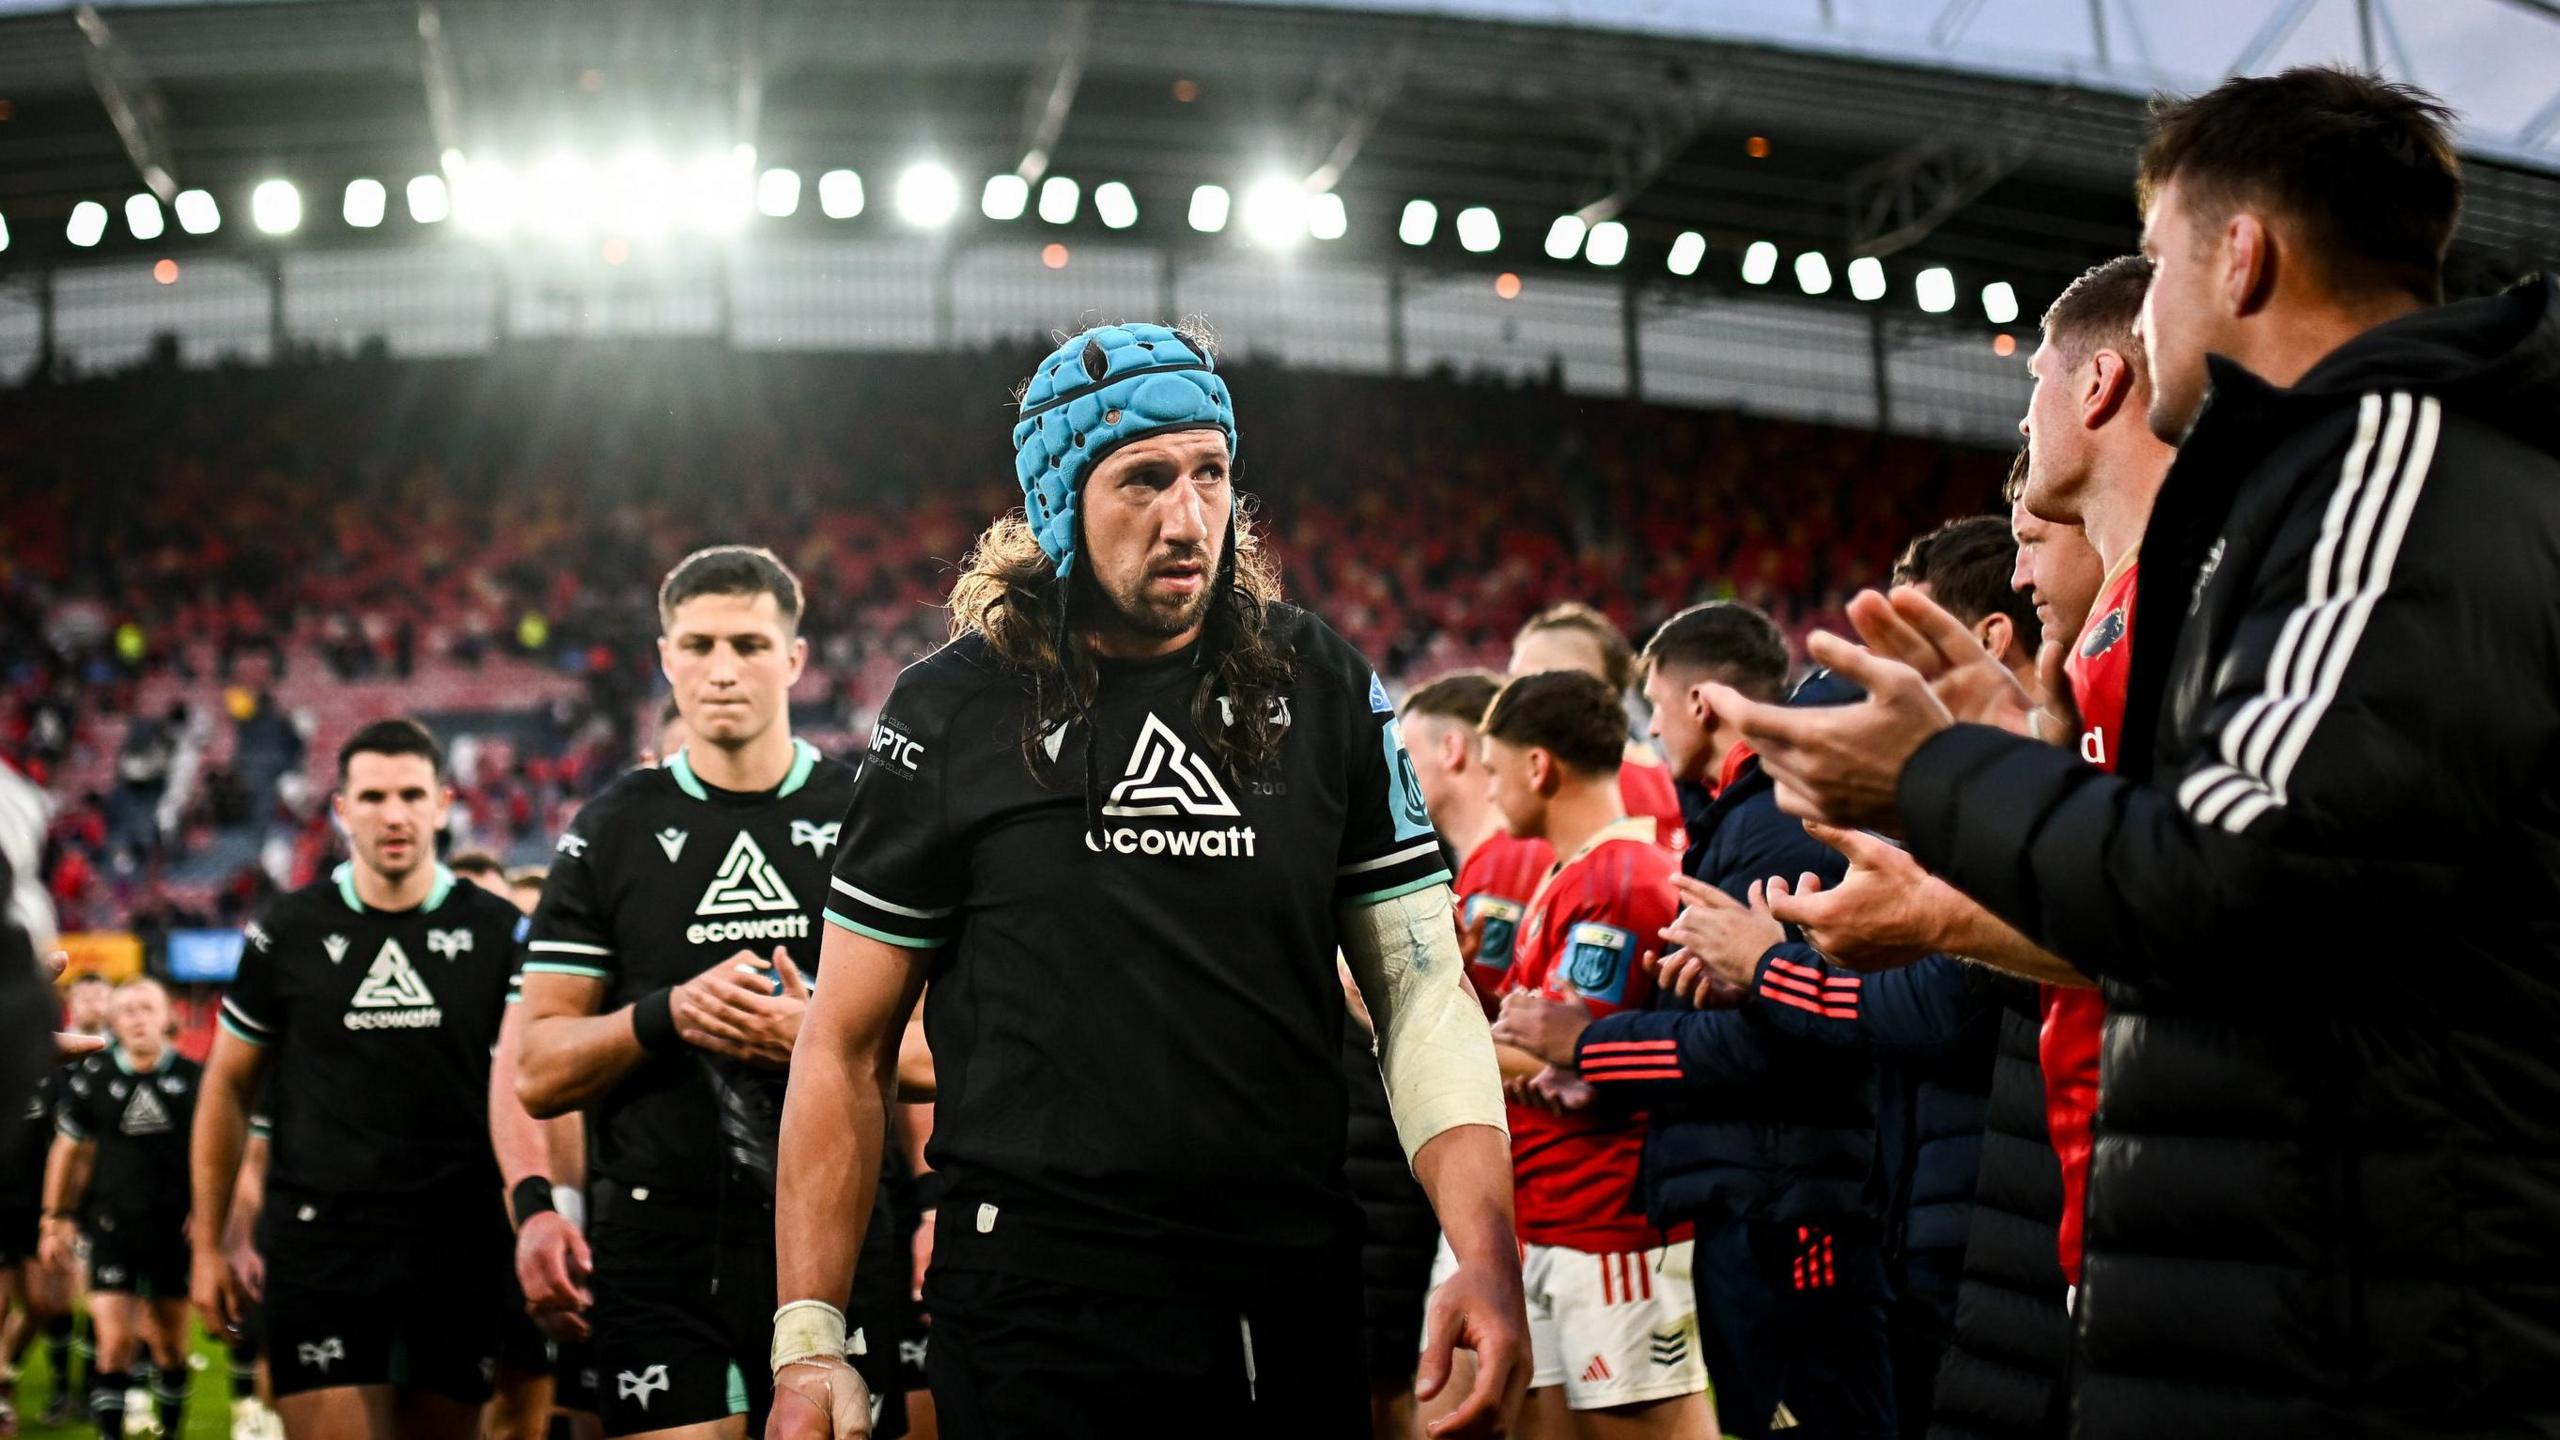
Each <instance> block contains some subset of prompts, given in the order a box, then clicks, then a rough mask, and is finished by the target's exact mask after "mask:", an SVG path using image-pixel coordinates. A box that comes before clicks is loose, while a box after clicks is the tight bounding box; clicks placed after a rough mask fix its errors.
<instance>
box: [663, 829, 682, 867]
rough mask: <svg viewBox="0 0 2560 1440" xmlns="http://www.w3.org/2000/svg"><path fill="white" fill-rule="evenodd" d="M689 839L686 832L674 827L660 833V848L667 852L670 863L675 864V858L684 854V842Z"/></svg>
mask: <svg viewBox="0 0 2560 1440" xmlns="http://www.w3.org/2000/svg"><path fill="white" fill-rule="evenodd" d="M687 838H688V837H687V836H686V834H685V832H684V831H682V830H679V829H677V828H676V827H674V826H673V825H670V826H668V827H667V828H666V829H664V830H661V831H659V832H658V848H659V849H661V850H664V851H666V852H667V860H668V863H670V864H672V863H674V861H675V858H676V857H677V856H679V855H682V854H683V853H684V842H685V840H686V839H687Z"/></svg>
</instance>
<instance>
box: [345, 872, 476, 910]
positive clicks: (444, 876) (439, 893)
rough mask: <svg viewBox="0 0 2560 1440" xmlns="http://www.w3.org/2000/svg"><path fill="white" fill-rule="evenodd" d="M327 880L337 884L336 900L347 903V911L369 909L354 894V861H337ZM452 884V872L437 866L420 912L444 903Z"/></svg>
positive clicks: (450, 891)
mask: <svg viewBox="0 0 2560 1440" xmlns="http://www.w3.org/2000/svg"><path fill="white" fill-rule="evenodd" d="M329 878H330V879H332V880H335V881H337V882H338V898H339V899H341V900H343V901H345V902H347V908H348V909H350V910H353V911H354V912H356V913H357V914H359V915H361V914H363V913H364V912H365V911H366V909H367V908H369V907H367V906H366V904H365V903H364V899H363V897H362V896H359V895H357V894H356V866H355V862H354V861H352V860H341V861H339V862H338V867H337V868H336V869H334V870H332V871H330V872H329ZM453 883H454V877H453V872H452V871H450V870H447V869H446V868H444V866H443V865H441V864H439V865H437V866H436V883H435V884H434V885H433V886H431V887H430V888H429V889H428V890H427V903H426V904H424V905H421V906H419V907H418V908H419V909H421V910H433V909H435V908H436V907H437V906H439V905H442V904H443V903H444V901H445V897H446V896H448V895H451V894H452V893H453ZM383 913H384V914H386V915H397V914H399V913H401V912H399V911H397V910H386V911H384V912H383Z"/></svg>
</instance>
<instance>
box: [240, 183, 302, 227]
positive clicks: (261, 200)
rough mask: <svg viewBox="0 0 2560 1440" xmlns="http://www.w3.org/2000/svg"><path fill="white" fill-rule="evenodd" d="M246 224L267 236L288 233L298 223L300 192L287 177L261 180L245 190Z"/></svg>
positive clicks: (300, 205) (300, 202)
mask: <svg viewBox="0 0 2560 1440" xmlns="http://www.w3.org/2000/svg"><path fill="white" fill-rule="evenodd" d="M249 223H251V224H253V225H255V226H257V227H258V229H259V230H260V231H261V232H263V233H265V234H268V235H290V234H292V233H293V232H294V231H295V230H297V229H299V228H301V225H302V192H301V191H299V190H296V189H294V188H293V182H292V181H290V180H261V181H259V182H258V187H257V188H256V189H254V190H252V191H250V192H249Z"/></svg>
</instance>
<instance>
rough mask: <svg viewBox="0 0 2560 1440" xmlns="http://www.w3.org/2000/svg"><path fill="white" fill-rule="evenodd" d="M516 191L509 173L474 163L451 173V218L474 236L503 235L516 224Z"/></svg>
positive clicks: (493, 164)
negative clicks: (452, 175)
mask: <svg viewBox="0 0 2560 1440" xmlns="http://www.w3.org/2000/svg"><path fill="white" fill-rule="evenodd" d="M519 189H520V187H519V186H518V185H517V183H516V174H515V172H514V171H513V170H510V169H508V168H507V167H506V166H505V165H503V164H501V163H499V162H498V161H495V160H475V161H473V162H471V163H470V164H467V165H465V166H463V167H462V168H461V169H460V170H459V171H457V172H455V174H454V177H453V218H454V219H455V220H457V221H459V222H460V223H461V225H462V228H463V229H465V230H467V231H469V232H470V233H472V234H474V235H504V234H506V233H507V232H508V231H510V230H512V229H514V228H515V225H516V207H517V205H518V204H519V203H520V196H519V194H518V191H519Z"/></svg>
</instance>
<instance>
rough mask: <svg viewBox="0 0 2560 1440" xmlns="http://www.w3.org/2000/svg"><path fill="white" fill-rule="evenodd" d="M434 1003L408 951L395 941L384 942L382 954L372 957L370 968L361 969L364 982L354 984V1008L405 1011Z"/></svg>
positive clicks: (433, 994) (433, 998)
mask: <svg viewBox="0 0 2560 1440" xmlns="http://www.w3.org/2000/svg"><path fill="white" fill-rule="evenodd" d="M434 1003H436V997H435V993H434V992H433V991H431V990H429V989H428V988H427V982H426V981H424V980H422V979H420V978H418V972H417V969H416V967H414V966H412V965H411V964H410V963H409V952H408V951H406V950H403V949H401V948H400V942H399V941H397V940H385V941H383V942H382V953H380V954H378V955H376V956H374V957H373V968H372V969H370V970H367V971H365V972H364V983H362V984H360V985H358V986H356V998H355V1001H354V1004H355V1008H357V1009H358V1010H405V1009H409V1008H411V1007H414V1006H419V1005H433V1004H434Z"/></svg>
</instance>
